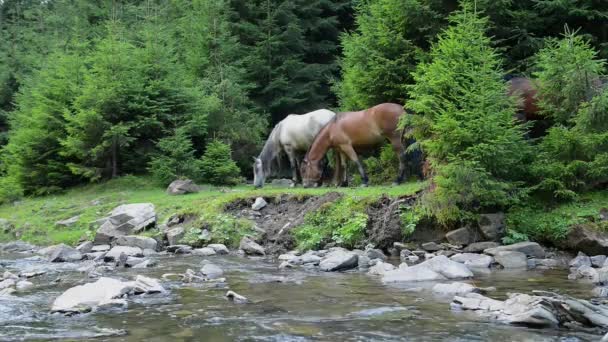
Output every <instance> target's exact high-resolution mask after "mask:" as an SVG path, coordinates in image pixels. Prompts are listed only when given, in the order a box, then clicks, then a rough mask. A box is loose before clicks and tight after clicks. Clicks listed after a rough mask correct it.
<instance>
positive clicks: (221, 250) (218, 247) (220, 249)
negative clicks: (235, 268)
mask: <svg viewBox="0 0 608 342" xmlns="http://www.w3.org/2000/svg"><path fill="white" fill-rule="evenodd" d="M207 247H209V248H212V249H213V250H214V251H215V253H217V254H224V255H225V254H228V253H229V251H228V248H226V246H225V245H223V244H221V243H212V244H210V245H207Z"/></svg>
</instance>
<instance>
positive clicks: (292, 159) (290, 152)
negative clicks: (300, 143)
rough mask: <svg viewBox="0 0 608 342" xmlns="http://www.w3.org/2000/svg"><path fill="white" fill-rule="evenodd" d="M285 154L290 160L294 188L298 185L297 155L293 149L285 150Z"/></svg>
mask: <svg viewBox="0 0 608 342" xmlns="http://www.w3.org/2000/svg"><path fill="white" fill-rule="evenodd" d="M285 153H286V154H287V158H289V164H290V165H291V180H292V181H293V185H292V187H295V186H296V184H298V170H297V162H296V154H295V151H294V150H293V149H292V148H285Z"/></svg>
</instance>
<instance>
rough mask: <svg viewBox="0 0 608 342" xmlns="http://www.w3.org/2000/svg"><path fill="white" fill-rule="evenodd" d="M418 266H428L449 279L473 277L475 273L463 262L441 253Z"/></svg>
mask: <svg viewBox="0 0 608 342" xmlns="http://www.w3.org/2000/svg"><path fill="white" fill-rule="evenodd" d="M416 266H421V267H428V268H430V269H431V270H433V271H435V272H437V273H439V274H441V275H443V276H444V277H446V278H447V279H455V278H472V277H473V273H472V272H471V270H469V268H468V267H467V266H465V265H463V264H461V263H458V262H455V261H452V260H450V259H448V258H447V257H446V256H444V255H439V256H436V257H434V258H433V259H430V260H427V261H425V262H423V263H421V264H418V265H416Z"/></svg>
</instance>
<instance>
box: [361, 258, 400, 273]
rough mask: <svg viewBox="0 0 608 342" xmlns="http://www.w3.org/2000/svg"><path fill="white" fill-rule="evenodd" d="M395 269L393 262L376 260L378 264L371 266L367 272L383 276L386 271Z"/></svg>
mask: <svg viewBox="0 0 608 342" xmlns="http://www.w3.org/2000/svg"><path fill="white" fill-rule="evenodd" d="M394 269H395V266H393V265H392V264H389V263H387V262H383V261H381V260H379V261H378V262H376V264H375V265H374V266H372V267H370V268H369V271H368V272H367V273H368V274H371V275H380V276H381V275H383V274H384V273H386V272H388V271H392V270H394Z"/></svg>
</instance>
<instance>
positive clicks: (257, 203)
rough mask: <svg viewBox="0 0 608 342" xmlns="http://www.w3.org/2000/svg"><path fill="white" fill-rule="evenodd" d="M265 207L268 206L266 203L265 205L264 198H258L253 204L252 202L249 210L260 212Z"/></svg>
mask: <svg viewBox="0 0 608 342" xmlns="http://www.w3.org/2000/svg"><path fill="white" fill-rule="evenodd" d="M267 205H268V203H266V200H264V198H262V197H258V198H256V199H255V202H253V205H252V206H251V209H253V210H255V211H260V210H262V209H263V208H264V207H266V206H267Z"/></svg>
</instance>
